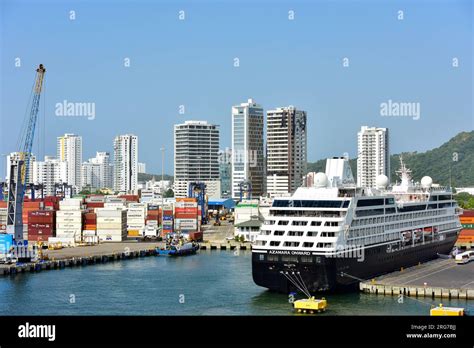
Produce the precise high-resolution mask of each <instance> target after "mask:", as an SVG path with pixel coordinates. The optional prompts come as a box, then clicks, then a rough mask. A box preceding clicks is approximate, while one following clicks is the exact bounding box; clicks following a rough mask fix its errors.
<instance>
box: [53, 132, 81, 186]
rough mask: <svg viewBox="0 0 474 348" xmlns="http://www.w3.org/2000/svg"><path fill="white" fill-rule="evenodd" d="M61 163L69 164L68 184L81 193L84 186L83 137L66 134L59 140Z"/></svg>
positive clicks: (58, 147)
mask: <svg viewBox="0 0 474 348" xmlns="http://www.w3.org/2000/svg"><path fill="white" fill-rule="evenodd" d="M56 158H57V159H58V160H59V161H66V162H67V183H68V184H69V185H72V186H73V187H75V190H77V191H80V190H81V186H82V137H80V136H78V135H75V134H68V133H66V134H64V135H63V136H60V137H58V140H57V155H56Z"/></svg>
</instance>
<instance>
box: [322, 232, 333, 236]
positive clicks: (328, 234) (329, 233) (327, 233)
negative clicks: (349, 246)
mask: <svg viewBox="0 0 474 348" xmlns="http://www.w3.org/2000/svg"><path fill="white" fill-rule="evenodd" d="M321 237H336V232H321Z"/></svg>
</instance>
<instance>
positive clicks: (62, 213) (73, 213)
mask: <svg viewBox="0 0 474 348" xmlns="http://www.w3.org/2000/svg"><path fill="white" fill-rule="evenodd" d="M66 216H67V217H70V216H80V217H82V212H81V211H80V210H58V211H57V212H56V217H58V218H59V217H66Z"/></svg>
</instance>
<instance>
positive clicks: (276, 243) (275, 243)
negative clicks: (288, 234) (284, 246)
mask: <svg viewBox="0 0 474 348" xmlns="http://www.w3.org/2000/svg"><path fill="white" fill-rule="evenodd" d="M270 246H280V242H279V241H276V240H271V241H270Z"/></svg>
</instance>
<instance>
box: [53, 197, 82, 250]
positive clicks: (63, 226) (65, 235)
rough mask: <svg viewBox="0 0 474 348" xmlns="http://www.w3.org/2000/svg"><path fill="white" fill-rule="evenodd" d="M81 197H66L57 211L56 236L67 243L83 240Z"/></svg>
mask: <svg viewBox="0 0 474 348" xmlns="http://www.w3.org/2000/svg"><path fill="white" fill-rule="evenodd" d="M82 203H83V201H82V199H81V198H72V199H64V200H62V201H60V202H59V211H57V212H56V237H57V238H59V240H60V241H61V242H64V243H65V244H74V242H80V241H82V208H83V205H82Z"/></svg>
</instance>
